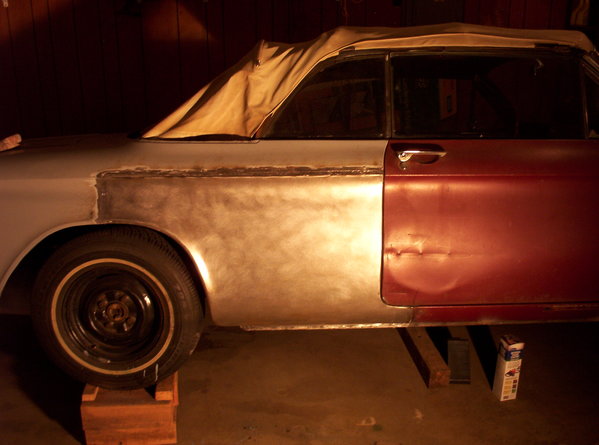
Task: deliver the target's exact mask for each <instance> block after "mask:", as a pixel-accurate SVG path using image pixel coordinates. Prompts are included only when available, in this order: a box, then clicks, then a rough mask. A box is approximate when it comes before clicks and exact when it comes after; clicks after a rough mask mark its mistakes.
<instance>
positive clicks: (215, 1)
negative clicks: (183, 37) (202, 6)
mask: <svg viewBox="0 0 599 445" xmlns="http://www.w3.org/2000/svg"><path fill="white" fill-rule="evenodd" d="M224 20H225V18H224V14H223V0H210V1H209V2H208V3H206V29H207V30H208V34H209V36H210V39H209V41H208V73H209V74H210V79H213V78H214V77H216V76H218V75H219V74H220V73H222V72H223V71H224V70H225V68H227V66H226V64H225V39H224V37H225V36H224V28H223V26H224ZM233 38H234V37H233Z"/></svg>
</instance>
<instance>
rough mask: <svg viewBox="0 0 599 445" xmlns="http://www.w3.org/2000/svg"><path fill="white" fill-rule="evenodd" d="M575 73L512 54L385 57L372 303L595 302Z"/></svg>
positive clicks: (592, 173)
mask: <svg viewBox="0 0 599 445" xmlns="http://www.w3.org/2000/svg"><path fill="white" fill-rule="evenodd" d="M432 65H434V66H432ZM578 67H579V65H578V64H576V63H575V61H573V60H572V59H568V58H556V57H553V56H548V57H545V56H544V55H543V57H538V56H536V55H535V56H530V57H522V56H521V55H520V54H519V55H517V56H516V57H513V58H512V57H511V56H501V57H499V56H493V57H491V58H487V57H482V56H480V55H477V56H470V55H464V54H461V55H451V56H449V57H446V56H443V57H439V56H437V57H435V58H433V57H429V56H424V57H420V58H417V57H413V56H412V57H408V58H406V57H403V58H402V57H401V56H400V57H397V58H396V59H395V60H394V62H393V69H394V79H395V86H394V95H395V99H394V107H395V109H394V120H395V129H394V132H395V135H396V136H397V138H396V139H393V140H391V141H390V142H389V144H388V146H387V150H386V154H385V184H384V228H383V232H384V233H383V278H382V296H383V299H384V301H385V302H387V303H388V304H391V305H407V306H431V307H434V306H464V305H520V304H524V303H584V302H593V301H594V302H596V301H597V300H598V299H599V198H598V197H597V190H599V170H598V169H599V167H598V166H599V141H597V140H593V139H589V138H586V137H585V136H586V133H588V128H587V127H585V125H584V123H585V120H584V119H583V118H584V113H583V102H584V101H582V100H581V99H579V97H582V86H581V82H580V81H579V79H580V70H579V68H578ZM431 73H435V74H431ZM568 75H570V76H571V77H570V78H569V79H568ZM568 82H570V83H568ZM448 85H449V87H448ZM410 89H411V90H410ZM406 90H408V91H406ZM431 109H432V111H431ZM474 126H476V128H473V127H474ZM585 132H586V133H585ZM421 135H423V136H425V137H423V138H420V137H418V136H421ZM473 135H475V136H476V137H472V136H473ZM427 136H428V137H427Z"/></svg>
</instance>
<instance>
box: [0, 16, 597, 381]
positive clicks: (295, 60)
mask: <svg viewBox="0 0 599 445" xmlns="http://www.w3.org/2000/svg"><path fill="white" fill-rule="evenodd" d="M598 136H599V59H598V56H597V53H596V52H595V50H594V47H593V45H592V43H591V42H590V41H589V40H588V39H587V38H586V37H585V36H584V34H582V33H579V32H578V31H570V30H522V29H506V28H495V27H486V26H477V25H467V24H460V23H450V24H442V25H430V26H422V27H407V28H352V27H341V28H337V29H335V30H332V31H330V32H327V33H324V34H323V35H321V36H320V37H318V38H317V39H315V40H313V41H310V42H304V43H299V44H282V43H269V42H260V43H259V44H258V45H257V46H256V47H255V48H254V49H253V50H252V51H251V52H250V53H249V54H248V55H247V56H246V57H245V58H244V59H242V60H241V61H240V62H239V63H238V64H236V65H235V66H233V67H231V68H230V69H229V70H227V71H226V72H225V73H223V74H222V75H221V76H219V77H217V78H216V79H215V80H213V81H212V82H211V83H210V84H208V85H207V86H206V87H204V88H203V89H201V90H200V91H199V92H198V93H197V94H196V95H195V96H194V97H192V98H191V99H189V100H188V101H187V102H186V103H185V104H183V105H182V106H181V107H180V108H179V109H177V110H175V111H174V112H173V113H172V114H171V115H169V116H168V117H166V119H164V120H163V121H161V122H159V123H158V124H156V125H154V126H153V127H151V128H150V129H148V130H146V131H145V132H143V133H139V134H138V135H137V136H136V137H125V136H123V135H102V134H100V135H79V136H65V137H55V138H45V139H31V140H27V139H26V140H25V141H24V142H23V143H22V144H21V145H19V146H17V147H16V148H13V149H8V150H5V151H3V152H2V153H0V208H1V209H2V211H1V215H2V216H1V218H0V231H1V232H0V233H2V246H3V249H2V251H1V253H0V270H1V276H2V281H1V282H0V285H1V286H2V288H5V287H6V285H7V283H9V282H10V283H12V282H13V281H14V280H17V278H18V277H35V278H31V279H25V280H24V283H23V286H24V288H25V289H30V294H31V315H32V319H33V325H34V328H35V331H36V332H37V334H38V336H39V339H40V342H41V344H42V346H43V347H44V349H45V350H46V352H47V353H48V355H49V356H50V357H51V358H52V359H53V360H55V361H56V363H58V364H59V365H60V366H61V367H62V368H64V370H65V371H67V372H68V373H69V374H71V375H72V376H74V377H75V378H77V379H80V380H82V381H84V382H89V383H93V384H96V385H100V386H104V387H106V388H135V387H145V386H149V385H151V384H153V383H155V382H156V381H158V380H160V379H162V378H164V377H166V376H168V375H169V374H171V373H173V372H174V371H176V370H177V369H178V368H179V367H180V366H181V365H182V363H183V362H184V360H185V359H186V358H187V357H188V356H189V355H190V354H191V353H192V352H193V351H194V349H195V347H196V344H197V342H198V339H199V337H200V333H201V330H202V326H204V325H206V324H211V325H217V326H241V327H243V328H244V329H249V330H265V329H329V328H330V329H332V328H383V327H410V326H435V325H450V324H460V325H468V324H493V323H515V322H550V321H574V320H576V321H596V320H598V319H599V200H598V197H597V196H598V190H599V174H598V173H599V167H598V166H599V139H598ZM13 140H14V139H13ZM13 145H14V144H13ZM6 148H8V146H7V147H6ZM27 294H28V292H23V298H25V296H26V295H27Z"/></svg>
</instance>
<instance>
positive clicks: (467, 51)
mask: <svg viewBox="0 0 599 445" xmlns="http://www.w3.org/2000/svg"><path fill="white" fill-rule="evenodd" d="M440 55H451V56H469V57H477V56H478V57H480V56H483V57H484V56H488V57H511V58H528V59H531V58H535V57H564V58H570V59H572V60H574V61H575V62H576V64H577V66H578V71H579V76H578V83H579V85H578V91H579V94H581V96H582V97H581V98H580V106H581V110H580V111H581V118H582V120H583V122H582V123H581V125H582V131H583V132H584V134H583V135H581V136H582V137H581V138H570V139H572V140H576V139H582V138H587V139H588V134H589V129H588V106H587V105H588V104H587V98H586V89H585V88H586V87H585V75H587V74H588V75H591V76H592V77H593V78H594V79H596V81H597V82H598V83H599V56H598V55H597V54H596V53H589V54H585V53H584V52H583V51H581V50H579V49H576V48H571V47H567V46H559V45H556V46H553V45H549V46H537V47H534V48H494V47H476V48H472V47H427V48H402V49H397V48H395V49H393V48H385V49H376V50H355V49H353V48H349V49H347V50H343V51H341V52H340V53H339V54H338V55H336V56H333V57H330V58H328V59H326V60H323V61H322V62H320V63H318V64H316V65H315V66H314V68H312V70H311V71H310V72H309V73H308V74H307V75H306V76H305V77H304V78H303V79H302V80H301V81H300V82H299V83H298V85H297V86H296V87H295V88H294V89H293V92H292V93H291V94H290V95H289V96H287V97H286V98H285V99H284V100H283V101H282V102H281V103H280V104H279V105H278V106H277V107H276V108H275V109H273V110H272V111H271V112H270V113H269V114H268V116H267V117H266V118H265V119H264V121H263V123H262V124H261V125H260V127H259V128H258V130H257V131H256V133H255V135H254V137H253V139H263V140H307V139H309V140H351V139H355V140H358V139H360V140H381V139H386V140H390V139H404V140H410V139H439V140H444V139H471V138H468V137H457V136H456V135H453V136H451V135H437V136H434V135H423V136H419V135H406V136H402V135H398V134H396V133H395V125H396V123H395V119H394V112H395V109H394V108H395V100H394V97H393V91H394V76H393V74H394V73H393V63H392V59H393V58H395V57H402V58H404V57H427V56H428V57H430V56H440ZM377 57H381V58H383V59H384V64H385V67H384V76H385V79H384V88H385V92H384V104H385V108H386V113H385V125H384V128H383V136H382V137H380V138H355V137H347V138H341V137H313V138H299V137H293V136H290V137H287V138H282V137H267V136H265V135H266V134H267V133H268V132H269V131H270V130H271V129H272V127H273V126H274V124H275V122H276V121H277V119H278V118H279V116H280V115H281V113H283V112H284V111H285V110H286V108H287V107H288V106H289V104H290V103H291V102H292V101H293V100H294V98H295V96H296V95H297V94H298V93H299V92H300V91H301V90H302V89H303V88H304V86H305V85H306V84H307V83H309V82H311V81H312V79H313V78H314V77H315V76H316V75H317V74H318V73H320V72H321V71H322V70H324V69H327V68H329V67H330V66H333V65H336V64H338V63H342V62H346V61H348V60H359V59H368V58H377ZM474 137H475V136H473V138H474ZM481 139H498V138H492V137H489V138H481ZM510 139H521V138H518V137H516V138H514V137H508V138H505V140H510ZM530 139H535V138H530ZM546 139H547V140H551V138H546Z"/></svg>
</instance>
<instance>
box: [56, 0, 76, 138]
mask: <svg viewBox="0 0 599 445" xmlns="http://www.w3.org/2000/svg"><path fill="white" fill-rule="evenodd" d="M48 8H49V22H50V24H49V26H50V29H51V32H52V54H53V55H54V63H55V67H56V68H55V72H56V90H57V94H58V96H59V97H60V102H59V104H60V114H61V117H62V132H63V133H65V134H77V133H81V132H83V131H84V129H85V125H84V113H83V100H82V92H81V77H80V75H79V61H78V57H77V34H76V32H75V17H74V14H73V2H72V0H48Z"/></svg>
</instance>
